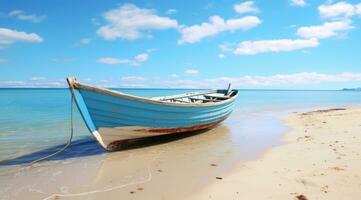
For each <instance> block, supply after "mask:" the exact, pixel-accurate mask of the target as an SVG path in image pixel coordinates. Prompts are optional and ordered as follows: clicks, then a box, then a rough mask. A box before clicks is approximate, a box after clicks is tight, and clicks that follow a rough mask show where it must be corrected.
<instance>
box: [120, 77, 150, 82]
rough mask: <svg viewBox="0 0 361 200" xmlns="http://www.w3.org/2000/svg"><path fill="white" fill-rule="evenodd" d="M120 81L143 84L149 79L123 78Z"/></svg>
mask: <svg viewBox="0 0 361 200" xmlns="http://www.w3.org/2000/svg"><path fill="white" fill-rule="evenodd" d="M120 80H121V81H124V82H142V81H146V80H147V79H146V78H144V77H142V76H123V77H121V78H120Z"/></svg>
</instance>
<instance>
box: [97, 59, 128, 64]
mask: <svg viewBox="0 0 361 200" xmlns="http://www.w3.org/2000/svg"><path fill="white" fill-rule="evenodd" d="M97 62H99V63H103V64H108V65H115V64H129V63H130V60H128V59H118V58H109V57H106V58H99V59H97Z"/></svg>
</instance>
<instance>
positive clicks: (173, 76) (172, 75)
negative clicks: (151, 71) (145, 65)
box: [170, 74, 179, 78]
mask: <svg viewBox="0 0 361 200" xmlns="http://www.w3.org/2000/svg"><path fill="white" fill-rule="evenodd" d="M170 77H172V78H178V77H179V75H178V74H171V75H170Z"/></svg>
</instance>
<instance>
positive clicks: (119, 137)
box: [98, 118, 226, 151]
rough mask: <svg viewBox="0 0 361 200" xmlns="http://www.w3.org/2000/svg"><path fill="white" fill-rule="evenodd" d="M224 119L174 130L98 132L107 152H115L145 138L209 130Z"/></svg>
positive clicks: (157, 128)
mask: <svg viewBox="0 0 361 200" xmlns="http://www.w3.org/2000/svg"><path fill="white" fill-rule="evenodd" d="M224 119H226V118H223V119H221V120H218V121H214V122H211V123H207V124H200V125H193V126H188V127H175V128H160V127H141V126H129V127H125V126H124V127H113V128H107V127H105V128H100V129H99V130H98V132H99V134H100V136H101V138H102V140H103V142H104V143H105V144H106V148H105V149H106V150H107V151H116V150H118V149H121V148H122V146H123V144H125V143H127V142H128V141H129V140H134V139H139V138H147V137H153V136H159V135H167V134H181V133H190V132H195V131H201V130H206V129H210V128H212V127H214V126H216V125H218V124H219V123H220V122H222V121H223V120H224Z"/></svg>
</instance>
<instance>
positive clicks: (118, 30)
mask: <svg viewBox="0 0 361 200" xmlns="http://www.w3.org/2000/svg"><path fill="white" fill-rule="evenodd" d="M104 18H105V20H106V21H107V23H108V24H106V25H105V26H102V27H100V29H98V31H97V33H98V35H100V36H101V37H103V38H104V39H106V40H115V39H118V38H120V39H126V40H135V39H138V38H141V37H142V36H143V35H144V32H147V31H151V30H162V29H169V28H177V27H178V23H177V21H176V20H173V19H170V18H168V17H160V16H158V15H156V12H155V10H151V9H144V8H138V7H137V6H135V5H133V4H124V5H122V6H120V7H119V8H116V9H113V10H110V11H108V12H106V13H105V14H104Z"/></svg>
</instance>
